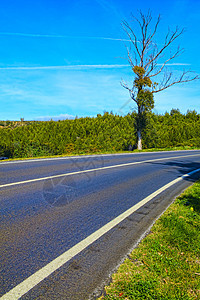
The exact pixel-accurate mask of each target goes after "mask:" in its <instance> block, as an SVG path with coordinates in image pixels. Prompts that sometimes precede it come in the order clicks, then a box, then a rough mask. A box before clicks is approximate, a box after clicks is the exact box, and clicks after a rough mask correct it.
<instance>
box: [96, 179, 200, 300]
mask: <svg viewBox="0 0 200 300" xmlns="http://www.w3.org/2000/svg"><path fill="white" fill-rule="evenodd" d="M105 291H106V295H105V296H102V297H100V298H99V299H101V300H102V299H104V300H108V299H109V300H110V299H126V300H128V299H152V300H155V299H159V300H172V299H178V300H187V299H200V181H198V182H196V183H195V184H194V185H193V186H192V187H190V188H188V189H187V190H186V191H185V192H184V193H183V194H182V195H181V196H179V197H178V198H177V199H176V200H175V202H174V203H173V204H172V205H171V206H170V207H169V208H168V209H167V211H166V212H165V213H164V214H163V215H162V216H161V217H160V218H159V220H157V221H156V223H155V224H154V226H153V227H152V228H151V233H150V234H149V235H148V236H147V237H146V238H145V239H143V241H142V242H141V243H140V244H139V246H138V247H137V248H136V249H134V250H133V252H132V253H131V254H130V256H129V258H127V259H126V260H125V262H124V263H123V264H122V265H121V266H120V267H119V269H118V271H117V273H116V274H114V275H113V277H112V282H111V284H110V285H109V286H107V287H106V288H105Z"/></svg>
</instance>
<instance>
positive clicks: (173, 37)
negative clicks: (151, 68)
mask: <svg viewBox="0 0 200 300" xmlns="http://www.w3.org/2000/svg"><path fill="white" fill-rule="evenodd" d="M183 32H184V29H182V30H181V31H179V29H178V27H176V29H175V31H173V32H172V34H171V36H170V30H169V31H168V33H167V35H166V37H165V43H164V46H163V47H162V48H161V49H160V50H159V51H158V53H157V54H156V55H155V56H154V57H153V58H152V59H151V60H150V61H149V62H148V63H147V64H146V65H145V67H144V68H145V69H146V68H147V67H148V65H149V64H151V63H152V62H153V61H156V60H157V59H158V58H159V57H160V55H161V54H162V53H163V51H164V50H165V49H166V48H167V47H168V46H169V45H170V44H171V43H172V42H173V41H174V40H176V39H177V38H178V37H179V36H180V35H181V34H183ZM169 36H170V37H169Z"/></svg>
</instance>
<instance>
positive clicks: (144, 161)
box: [0, 154, 200, 188]
mask: <svg viewBox="0 0 200 300" xmlns="http://www.w3.org/2000/svg"><path fill="white" fill-rule="evenodd" d="M193 156H200V154H193V155H184V156H174V157H165V158H157V159H149V160H143V161H136V162H132V163H126V164H119V165H114V166H107V167H101V168H96V169H89V170H83V171H77V172H71V173H65V174H59V175H53V176H48V177H42V178H35V179H30V180H25V181H18V182H12V183H6V184H2V185H0V188H4V187H9V186H14V185H19V184H25V183H31V182H36V181H42V180H47V179H53V178H59V177H65V176H70V175H77V174H81V173H89V172H94V171H100V170H106V169H113V168H119V167H126V166H131V165H139V164H143V163H148V162H155V161H160V160H170V159H177V158H186V157H193Z"/></svg>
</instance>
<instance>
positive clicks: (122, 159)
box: [0, 150, 200, 300]
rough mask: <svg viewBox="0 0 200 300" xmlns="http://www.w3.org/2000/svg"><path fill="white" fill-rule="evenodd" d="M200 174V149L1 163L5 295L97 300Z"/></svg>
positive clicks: (1, 286)
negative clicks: (155, 223) (157, 221)
mask: <svg viewBox="0 0 200 300" xmlns="http://www.w3.org/2000/svg"><path fill="white" fill-rule="evenodd" d="M198 169H200V151H197V150H196V151H173V152H155V153H138V154H132V153H131V154H118V155H100V156H85V157H71V158H54V159H38V160H27V161H11V162H6V161H2V162H0V209H1V229H0V237H1V239H0V248H1V255H0V257H1V258H0V259H1V275H0V276H1V277H0V296H2V299H12V300H13V299H18V298H20V297H21V299H70V300H73V299H78V300H84V299H89V298H91V299H93V298H95V296H96V295H98V293H99V291H101V289H102V287H103V285H104V284H105V283H106V282H107V281H108V278H109V275H110V274H111V273H112V272H113V270H114V269H115V268H116V266H117V265H118V264H119V263H120V262H121V261H122V260H123V258H124V257H125V256H126V255H127V253H128V252H130V250H131V249H132V248H133V247H134V245H135V243H136V242H137V241H138V240H139V239H140V238H141V236H142V235H143V234H144V233H145V231H146V230H147V229H148V228H149V226H151V224H152V222H153V221H154V220H155V219H156V218H157V217H158V216H159V215H160V214H161V213H162V212H163V210H164V209H165V208H166V207H167V206H168V205H169V204H170V203H171V201H172V200H173V199H174V197H175V196H177V195H178V194H179V193H180V192H181V191H182V190H184V189H185V188H186V187H188V186H189V185H191V184H192V183H193V182H194V180H196V179H197V178H199V176H200V172H199V171H195V172H193V173H192V174H190V176H184V174H188V173H191V172H192V171H194V170H198ZM169 183H170V184H169ZM167 184H169V185H168V186H167ZM142 201H143V202H142Z"/></svg>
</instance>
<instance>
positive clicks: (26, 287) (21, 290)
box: [1, 169, 200, 300]
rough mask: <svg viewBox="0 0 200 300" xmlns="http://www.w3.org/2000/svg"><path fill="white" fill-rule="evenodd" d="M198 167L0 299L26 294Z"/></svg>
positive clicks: (155, 193) (98, 231)
mask: <svg viewBox="0 0 200 300" xmlns="http://www.w3.org/2000/svg"><path fill="white" fill-rule="evenodd" d="M199 171H200V169H197V170H194V171H192V172H190V173H188V174H185V175H183V176H181V177H179V178H176V179H175V180H172V181H171V182H169V183H167V184H166V185H164V186H163V187H161V188H160V189H158V190H157V191H155V192H154V193H152V194H150V195H149V196H147V197H146V198H144V199H143V200H141V201H140V202H139V203H137V204H135V205H134V206H132V207H131V208H129V209H128V210H126V211H125V212H124V213H122V214H121V215H119V216H118V217H116V218H115V219H113V220H112V221H110V222H109V223H107V224H106V225H104V226H103V227H101V228H100V229H98V230H97V231H95V232H94V233H92V234H91V235H89V236H88V237H87V238H85V239H84V240H82V241H81V242H79V243H78V244H76V245H75V246H73V247H72V248H70V249H69V250H67V251H66V252H64V253H63V254H61V255H60V256H58V257H57V258H56V259H54V260H53V261H51V262H50V263H49V264H47V265H46V266H44V267H43V268H41V269H40V270H38V271H37V272H36V273H34V274H33V275H31V276H30V277H28V278H27V279H25V280H24V281H23V282H21V283H20V284H18V285H17V286H16V287H14V288H13V289H12V290H10V291H9V292H8V293H6V294H5V295H3V296H2V297H1V299H2V300H16V299H19V298H20V297H22V296H23V295H24V294H26V293H27V292H28V291H30V290H31V289H32V288H33V287H35V286H36V285H37V284H38V283H40V282H41V281H42V280H44V279H45V278H47V277H48V276H49V275H51V274H52V273H53V272H54V271H56V270H57V269H59V268H60V267H62V266H63V265H64V264H65V263H67V262H68V261H69V260H70V259H72V258H73V257H74V256H75V255H77V254H79V253H80V252H81V251H82V250H84V249H85V248H86V247H88V246H89V245H91V244H92V243H94V242H95V241H96V240H98V239H99V238H100V237H102V236H103V235H104V234H105V233H107V232H108V231H109V230H111V229H112V228H114V227H115V226H116V225H118V224H119V223H120V222H122V221H123V220H124V219H126V218H127V217H129V216H130V215H131V214H132V213H134V212H135V211H136V210H138V209H139V208H140V207H141V206H143V205H144V204H146V203H147V202H149V201H150V200H152V199H153V198H154V197H156V196H157V195H159V194H160V193H162V192H163V191H164V190H166V189H167V188H169V187H171V186H172V185H174V184H175V183H177V182H179V181H181V180H183V179H184V178H186V177H188V176H190V175H192V174H194V173H197V172H199Z"/></svg>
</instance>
